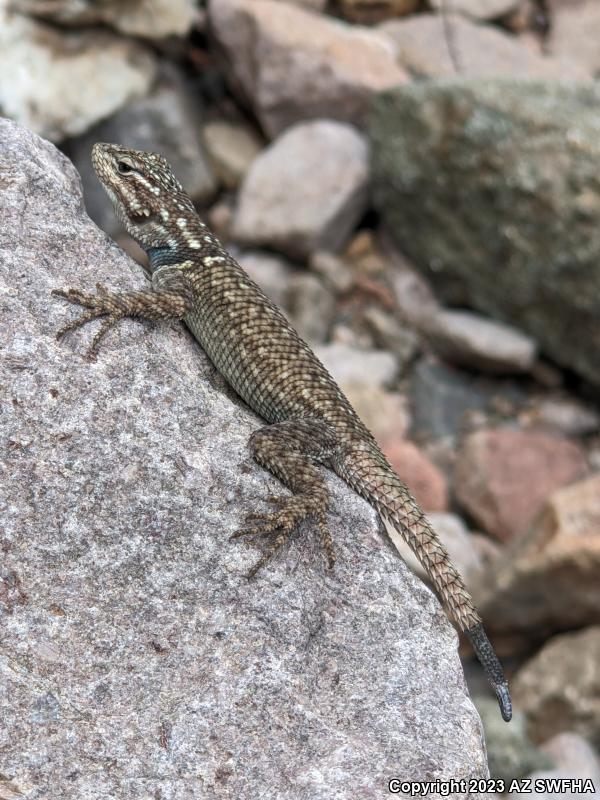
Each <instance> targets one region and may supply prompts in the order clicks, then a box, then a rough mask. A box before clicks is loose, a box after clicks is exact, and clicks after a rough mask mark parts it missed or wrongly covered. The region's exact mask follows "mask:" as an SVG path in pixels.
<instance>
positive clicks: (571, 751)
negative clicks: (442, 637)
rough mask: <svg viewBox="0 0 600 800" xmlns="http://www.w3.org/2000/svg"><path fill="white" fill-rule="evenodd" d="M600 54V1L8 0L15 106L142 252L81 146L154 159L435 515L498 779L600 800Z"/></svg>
mask: <svg viewBox="0 0 600 800" xmlns="http://www.w3.org/2000/svg"><path fill="white" fill-rule="evenodd" d="M598 41H600V3H598V0H446V2H445V3H444V2H442V0H429V1H428V2H421V1H420V0H331V2H326V0H296V2H292V0H289V1H286V0H212V2H208V3H206V4H205V3H202V2H195V0H128V2H117V1H116V0H114V2H111V0H104V2H92V0H88V2H85V0H79V2H77V1H76V0H1V2H0V112H1V113H2V114H3V115H4V116H6V117H9V118H11V119H13V120H16V121H17V122H19V123H20V124H22V125H25V126H27V127H29V128H30V129H32V130H33V131H35V132H36V133H38V134H40V135H42V136H44V137H45V138H47V139H49V140H51V141H53V142H55V143H56V144H58V145H59V146H60V147H61V148H62V149H63V151H64V152H65V153H66V154H67V155H68V156H69V157H70V158H71V159H72V160H73V162H74V163H75V165H76V167H77V169H78V170H79V172H80V174H81V176H82V179H83V184H84V190H85V193H86V204H87V208H88V211H89V213H90V215H91V216H92V218H93V219H94V220H96V221H97V222H98V224H99V225H100V226H101V227H102V228H104V230H105V231H107V232H108V233H109V234H110V235H111V236H113V237H114V238H116V240H117V241H118V242H119V243H120V244H121V245H122V246H123V247H124V248H125V249H127V250H128V251H129V252H130V253H131V254H133V255H134V256H135V257H136V258H138V259H139V260H140V261H143V254H142V253H140V252H139V251H137V250H136V247H135V246H134V245H133V244H132V243H131V242H130V241H128V240H127V239H126V237H125V236H124V234H123V233H122V231H121V230H120V229H119V227H118V223H117V221H116V220H115V218H114V216H113V215H112V211H111V209H110V207H109V205H108V201H106V200H105V197H104V194H103V192H102V190H101V189H100V187H99V185H98V183H97V182H96V181H95V179H94V176H93V173H92V168H91V164H90V160H89V154H90V147H91V145H92V143H93V142H95V141H99V140H100V141H115V142H121V143H124V144H127V145H130V146H133V147H139V148H145V149H152V150H158V151H160V152H162V153H163V154H164V155H165V156H166V157H167V159H168V160H169V161H170V162H171V163H172V164H173V166H174V168H175V171H176V173H177V175H178V176H179V177H180V179H181V180H182V182H183V183H184V184H185V186H186V188H187V189H188V190H189V192H190V194H191V195H192V197H193V198H194V200H195V202H196V203H197V206H198V209H199V210H200V211H201V213H202V214H203V215H204V216H205V218H206V219H207V220H208V221H209V223H210V224H211V225H212V227H213V228H214V229H215V230H216V231H217V232H218V234H219V235H220V236H221V237H222V239H223V240H224V241H225V242H226V243H227V245H228V246H229V248H230V249H231V250H232V252H234V253H235V254H236V255H237V256H238V257H239V260H240V262H241V263H242V264H243V266H244V267H245V268H246V269H247V270H248V271H249V272H250V274H251V275H252V276H253V277H254V278H255V279H256V280H257V281H258V282H259V283H260V284H261V285H262V287H263V288H264V289H265V290H266V291H267V293H268V294H269V295H270V296H271V297H272V298H273V299H274V300H275V301H276V302H277V303H279V304H280V305H281V306H282V307H283V308H284V309H285V310H286V312H287V313H288V314H289V316H290V318H291V319H292V321H293V323H294V324H295V325H296V327H297V328H298V329H299V331H300V332H301V333H302V335H303V336H304V337H305V338H306V339H308V340H309V341H310V342H311V343H312V345H313V346H314V348H315V350H316V352H317V353H318V355H319V357H320V358H321V359H322V360H323V361H324V363H325V364H326V365H327V367H328V368H329V369H330V370H331V372H332V373H333V375H334V376H335V377H336V378H337V379H338V381H339V382H340V384H341V385H342V387H343V389H344V390H345V391H346V393H347V394H348V395H349V397H350V399H351V401H352V402H353V403H354V405H355V407H356V408H357V410H358V411H359V413H360V414H361V416H362V417H363V418H364V420H365V421H366V423H367V424H368V425H369V427H370V428H371V430H372V431H373V433H374V434H375V435H376V436H377V438H378V439H379V441H380V442H381V444H382V446H383V449H384V451H385V452H386V454H387V456H388V457H389V459H390V461H391V462H392V464H393V465H394V466H395V467H396V469H397V471H398V472H399V474H400V475H401V476H403V478H404V479H405V480H406V482H407V483H408V484H409V485H410V486H411V487H412V489H413V490H414V492H415V494H416V496H417V498H418V500H419V501H420V502H421V504H422V505H423V506H424V507H425V509H426V510H428V511H429V512H430V516H431V519H432V521H433V523H434V525H435V527H436V528H437V530H438V531H439V534H440V536H441V537H442V539H443V540H444V541H445V542H446V545H447V547H448V549H449V550H450V552H451V553H452V555H453V557H454V558H455V560H456V562H457V564H458V565H459V567H460V569H461V571H462V573H463V574H464V575H465V577H466V579H467V583H468V584H469V586H470V588H471V589H472V591H473V593H474V596H475V598H476V600H477V602H478V604H479V606H480V609H481V611H482V613H483V617H484V621H485V624H486V627H487V629H488V631H489V632H490V634H491V636H492V638H493V640H494V642H495V645H496V647H497V649H498V651H499V653H500V654H501V655H502V657H503V659H504V661H505V663H506V665H507V668H508V672H509V675H510V678H511V683H512V687H513V693H514V699H515V705H516V714H515V719H514V721H513V723H512V724H511V725H509V726H506V725H504V724H503V723H502V722H501V720H500V717H499V715H498V713H497V708H496V706H495V703H494V702H492V701H491V700H490V699H489V696H488V693H487V689H486V687H485V686H484V685H482V683H481V675H480V672H479V670H478V668H476V667H474V668H473V669H472V670H471V661H470V658H471V656H470V653H469V651H468V649H467V648H466V646H465V650H464V659H465V668H466V670H467V675H468V676H470V675H471V672H472V681H471V691H472V694H473V696H474V699H475V702H476V704H477V706H478V708H479V711H480V713H481V715H482V718H483V720H484V725H485V728H486V739H487V745H488V754H489V759H490V770H491V773H492V775H494V776H496V777H502V778H505V779H507V780H510V779H512V778H519V777H523V776H526V775H531V774H536V775H539V774H544V775H546V774H547V775H559V776H565V775H568V776H580V777H593V778H595V779H596V781H597V783H596V787H597V788H598V789H600V761H599V758H598V748H600V436H599V432H598V425H599V419H600V417H599V407H598V398H599V397H600V355H599V354H600V324H599V320H600V288H599V287H600V224H599V223H600V177H599V165H600V85H599V84H598V82H597V80H596V76H597V75H600V48H599V47H598ZM401 549H402V547H401ZM402 552H404V550H403V549H402ZM407 560H409V561H410V556H409V555H408V556H407ZM2 586H3V584H1V583H0V603H1V602H3V600H4V599H6V598H5V597H4V595H3V594H2V592H5V594H6V592H8V591H9V590H10V586H9V587H8V588H7V589H6V591H5V589H3V588H2ZM5 588H6V587H5ZM530 796H532V795H530ZM563 796H564V795H563ZM587 796H589V795H587Z"/></svg>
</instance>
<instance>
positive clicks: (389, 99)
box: [371, 79, 600, 386]
mask: <svg viewBox="0 0 600 800" xmlns="http://www.w3.org/2000/svg"><path fill="white" fill-rule="evenodd" d="M599 104H600V87H598V86H594V85H591V84H590V85H576V84H570V85H567V84H555V83H544V82H526V81H523V82H521V81H508V80H504V81H503V80H487V81H477V80H465V79H453V80H442V81H434V82H426V83H425V82H424V83H417V84H413V85H411V86H408V87H400V88H398V89H395V90H392V91H389V92H386V93H385V94H383V95H382V96H380V97H379V98H378V101H377V103H376V106H375V112H374V115H373V118H372V125H371V139H372V151H373V164H374V183H375V196H376V202H377V206H378V208H379V210H380V211H381V213H382V214H383V216H384V218H385V220H386V221H387V223H388V225H389V228H390V230H391V232H392V233H393V235H394V236H395V238H396V240H397V243H398V244H399V245H400V247H401V249H402V250H403V251H404V252H405V253H406V254H407V255H408V256H409V257H410V258H411V259H412V260H413V261H414V262H415V264H417V265H418V266H419V267H420V268H421V269H422V270H423V271H425V272H427V273H428V274H429V275H430V276H431V278H432V279H433V280H434V281H435V283H436V285H437V286H438V288H439V290H440V292H441V293H442V295H443V296H444V297H445V298H446V299H447V300H448V301H450V302H452V303H456V304H461V305H462V304H468V305H471V306H474V307H475V308H478V309H480V310H482V311H484V312H486V313H489V314H492V315H495V316H497V317H499V318H502V319H504V320H507V321H510V322H513V323H515V324H516V325H517V326H518V327H521V328H523V329H524V330H526V331H527V332H529V333H531V334H533V335H534V337H535V338H536V339H537V340H538V341H539V343H540V346H541V348H542V349H543V350H544V351H545V352H546V353H547V354H548V355H549V356H551V357H552V358H554V359H556V361H558V362H559V363H561V364H563V365H565V366H567V367H569V368H571V369H573V370H575V371H576V372H578V373H579V374H580V375H583V376H584V377H585V378H587V379H588V380H589V381H591V382H592V383H594V384H595V385H597V386H598V385H600V326H599V325H598V318H599V316H600V293H599V292H598V286H599V285H600V177H599V174H598V163H599V162H600V116H599V115H598V106H599Z"/></svg>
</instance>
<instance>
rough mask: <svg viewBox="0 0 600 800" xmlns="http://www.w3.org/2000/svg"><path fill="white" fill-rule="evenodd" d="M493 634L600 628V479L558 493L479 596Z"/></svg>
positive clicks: (534, 635)
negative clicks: (585, 627)
mask: <svg viewBox="0 0 600 800" xmlns="http://www.w3.org/2000/svg"><path fill="white" fill-rule="evenodd" d="M474 593H475V595H476V599H477V603H478V605H479V608H480V611H481V613H482V615H483V617H484V619H485V620H486V623H487V624H488V625H489V626H490V628H491V629H493V630H495V631H498V632H500V633H510V632H512V633H515V634H517V635H520V634H522V635H523V636H524V637H525V639H530V638H534V639H538V640H539V639H541V638H543V637H544V636H545V635H547V634H548V633H550V632H553V631H557V630H565V629H568V628H576V627H581V626H583V625H593V624H599V623H600V474H594V475H592V476H590V477H589V478H586V479H585V480H582V481H579V482H578V483H575V484H573V485H572V486H568V487H567V488H565V489H560V490H559V491H557V492H555V493H554V494H553V495H552V497H551V498H550V500H549V501H548V503H547V504H546V506H545V507H544V510H543V512H542V513H541V514H540V516H539V517H538V519H537V521H536V523H535V524H534V525H533V526H532V528H531V529H530V530H529V532H528V533H527V534H526V535H525V536H524V537H523V538H522V539H520V540H519V541H518V542H515V545H514V546H513V547H512V548H510V549H509V550H508V552H507V553H506V554H505V557H504V558H502V559H501V560H499V561H498V562H496V564H495V565H494V566H493V568H492V569H490V570H489V571H488V572H487V574H486V575H485V576H484V578H483V580H482V582H481V585H478V587H477V589H476V591H475V592H474Z"/></svg>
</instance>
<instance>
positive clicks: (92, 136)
mask: <svg viewBox="0 0 600 800" xmlns="http://www.w3.org/2000/svg"><path fill="white" fill-rule="evenodd" d="M200 124H201V114H200V113H199V111H198V101H197V100H196V99H194V98H192V97H190V94H189V92H188V91H187V90H186V88H185V86H184V84H183V81H182V80H181V78H180V76H178V75H172V76H170V77H168V78H165V79H164V80H162V81H161V83H160V84H159V85H158V86H157V87H156V88H155V89H154V90H153V91H152V92H151V93H150V94H149V95H148V96H147V97H142V98H139V99H138V100H135V101H133V102H131V103H128V104H127V107H126V108H123V109H121V111H118V112H117V113H116V114H114V115H113V116H112V117H111V118H110V119H109V120H107V121H106V122H101V123H100V124H98V125H96V126H94V128H92V129H91V130H90V131H88V133H87V134H86V135H84V136H79V137H78V138H77V139H75V140H73V141H72V142H71V143H70V144H69V149H68V154H69V155H70V156H71V158H72V159H73V162H74V164H75V166H76V167H77V169H78V171H79V173H80V174H81V177H82V180H83V185H84V187H85V203H86V208H87V210H88V213H89V215H90V216H91V217H92V219H93V220H94V222H96V224H97V225H99V226H100V227H101V228H102V229H103V230H105V231H107V232H108V233H110V234H112V235H114V234H116V233H117V231H120V230H121V224H120V222H119V221H118V220H117V218H116V216H115V214H114V212H113V209H112V205H111V203H110V201H109V199H108V197H107V196H106V192H105V191H104V190H103V189H102V187H101V186H100V184H99V182H98V181H97V180H96V176H95V173H94V170H93V168H92V162H91V159H90V153H91V151H92V145H93V144H95V142H117V143H119V144H127V146H128V147H135V148H137V149H138V150H151V151H158V152H159V153H161V154H162V155H163V156H164V157H165V158H166V159H167V161H168V162H169V164H171V166H172V167H173V169H174V171H175V174H176V175H177V177H178V178H179V180H180V181H182V182H183V184H184V185H185V188H186V191H187V192H188V194H189V195H190V196H191V197H192V198H193V199H194V200H195V201H196V202H197V203H199V204H201V205H204V204H206V203H207V202H208V201H209V200H210V199H211V198H212V197H213V195H214V194H215V192H216V191H217V182H216V180H215V176H214V174H213V171H212V168H211V165H210V163H209V161H208V159H207V154H206V152H205V150H204V147H203V146H202V143H201V141H200V136H199V134H198V130H199V128H200Z"/></svg>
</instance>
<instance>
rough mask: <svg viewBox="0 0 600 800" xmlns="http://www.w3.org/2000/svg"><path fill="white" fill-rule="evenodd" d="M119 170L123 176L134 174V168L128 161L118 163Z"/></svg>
mask: <svg viewBox="0 0 600 800" xmlns="http://www.w3.org/2000/svg"><path fill="white" fill-rule="evenodd" d="M117 169H118V171H119V173H120V174H121V175H129V174H130V173H131V172H133V167H132V166H131V164H128V163H127V161H117Z"/></svg>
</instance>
